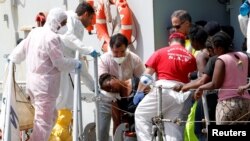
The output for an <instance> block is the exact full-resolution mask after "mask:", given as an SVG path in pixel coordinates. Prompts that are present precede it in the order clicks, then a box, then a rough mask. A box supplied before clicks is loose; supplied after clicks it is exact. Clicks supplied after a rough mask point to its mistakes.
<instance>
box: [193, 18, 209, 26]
mask: <svg viewBox="0 0 250 141" xmlns="http://www.w3.org/2000/svg"><path fill="white" fill-rule="evenodd" d="M194 23H195V25H199V26H202V27H204V26H205V25H206V24H207V21H205V20H199V21H196V22H194Z"/></svg>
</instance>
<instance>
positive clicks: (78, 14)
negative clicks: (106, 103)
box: [57, 2, 98, 110]
mask: <svg viewBox="0 0 250 141" xmlns="http://www.w3.org/2000/svg"><path fill="white" fill-rule="evenodd" d="M66 14H67V17H68V18H67V24H66V26H65V27H64V28H63V29H62V30H61V31H60V34H61V35H60V37H61V39H62V42H63V44H64V47H63V53H64V55H65V57H67V58H74V57H75V52H76V50H78V51H79V52H80V54H82V55H87V54H89V55H91V56H92V57H97V56H98V53H97V52H96V51H95V50H94V49H93V47H91V46H85V45H84V44H83V42H82V39H83V35H84V29H85V27H87V26H89V25H91V24H92V19H93V17H94V15H95V11H94V9H93V7H92V6H91V5H90V4H88V3H86V2H82V3H80V4H79V5H78V6H77V8H76V10H75V12H74V11H66ZM80 76H81V80H82V81H83V83H84V84H85V85H86V86H87V87H88V88H89V90H90V91H94V86H95V85H94V80H93V78H92V76H91V75H90V74H89V72H88V68H87V64H86V63H85V62H82V69H81V72H80ZM73 78H74V77H73V76H72V74H70V73H62V74H61V79H62V80H63V81H61V84H60V88H61V89H60V94H59V97H58V100H57V108H59V109H61V108H68V109H71V110H72V109H73V87H74V84H73Z"/></svg>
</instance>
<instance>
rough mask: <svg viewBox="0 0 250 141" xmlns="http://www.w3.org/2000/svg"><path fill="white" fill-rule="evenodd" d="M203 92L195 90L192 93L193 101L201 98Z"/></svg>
mask: <svg viewBox="0 0 250 141" xmlns="http://www.w3.org/2000/svg"><path fill="white" fill-rule="evenodd" d="M202 93H203V90H202V89H200V88H198V89H196V91H195V93H194V99H195V100H198V99H199V98H200V97H201V96H202Z"/></svg>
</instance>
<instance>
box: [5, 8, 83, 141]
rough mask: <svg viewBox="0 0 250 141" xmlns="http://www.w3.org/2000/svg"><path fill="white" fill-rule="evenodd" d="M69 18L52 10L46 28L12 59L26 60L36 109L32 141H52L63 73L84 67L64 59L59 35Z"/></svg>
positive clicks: (32, 35)
mask: <svg viewBox="0 0 250 141" xmlns="http://www.w3.org/2000/svg"><path fill="white" fill-rule="evenodd" d="M66 18H67V16H66V14H65V12H64V10H62V9H60V8H55V9H52V10H51V11H50V12H49V14H48V17H47V21H46V23H45V25H44V27H38V28H35V29H33V30H32V31H31V32H30V34H29V35H28V37H27V38H26V39H24V40H23V41H22V42H21V43H20V44H19V45H18V46H17V47H16V48H15V49H14V50H13V52H12V53H11V55H10V56H9V59H10V60H11V61H13V62H14V63H20V62H21V61H23V60H24V59H25V58H26V64H27V80H26V84H27V86H26V88H27V93H28V94H29V95H30V97H31V100H32V103H33V105H34V107H35V119H34V126H33V131H32V134H31V138H30V141H48V139H49V136H50V133H51V129H52V127H53V125H54V123H55V119H56V116H57V113H56V99H57V97H58V94H59V86H60V73H61V71H68V72H69V71H72V70H73V69H74V68H75V67H76V66H79V64H80V63H79V61H77V60H74V59H66V58H64V56H63V52H62V43H61V40H60V37H59V35H57V34H56V32H57V31H58V29H59V27H61V22H62V21H64V20H65V19H66Z"/></svg>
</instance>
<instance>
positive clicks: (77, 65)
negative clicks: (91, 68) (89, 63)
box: [75, 60, 82, 69]
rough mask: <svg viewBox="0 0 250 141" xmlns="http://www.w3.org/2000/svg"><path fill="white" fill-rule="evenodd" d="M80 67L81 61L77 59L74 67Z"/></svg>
mask: <svg viewBox="0 0 250 141" xmlns="http://www.w3.org/2000/svg"><path fill="white" fill-rule="evenodd" d="M81 68H82V62H81V61H79V60H76V64H75V69H81Z"/></svg>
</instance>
